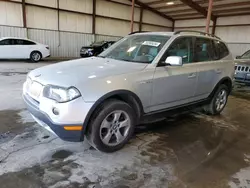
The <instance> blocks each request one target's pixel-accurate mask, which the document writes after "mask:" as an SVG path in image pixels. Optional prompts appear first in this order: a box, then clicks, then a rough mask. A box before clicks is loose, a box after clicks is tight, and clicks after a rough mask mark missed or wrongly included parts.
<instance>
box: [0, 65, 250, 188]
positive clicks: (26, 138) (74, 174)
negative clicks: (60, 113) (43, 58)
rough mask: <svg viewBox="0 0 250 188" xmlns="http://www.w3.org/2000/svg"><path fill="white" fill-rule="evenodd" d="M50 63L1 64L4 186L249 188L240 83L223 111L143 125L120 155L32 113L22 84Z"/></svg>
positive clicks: (247, 96)
mask: <svg viewBox="0 0 250 188" xmlns="http://www.w3.org/2000/svg"><path fill="white" fill-rule="evenodd" d="M46 64H48V62H45V63H44V62H43V63H38V64H30V63H25V62H3V61H2V62H0V187H1V188H16V187H19V188H40V187H42V188H43V187H44V188H46V187H51V188H59V187H60V188H77V187H86V188H93V187H95V188H99V187H103V188H137V187H138V188H167V187H169V188H184V187H190V188H212V187H213V188H224V187H231V188H236V187H238V188H240V187H244V188H247V187H250V147H249V145H250V136H249V133H250V89H248V88H247V87H237V88H236V89H235V91H234V92H233V95H232V96H230V98H229V103H228V106H227V107H226V109H225V110H224V112H223V113H222V115H221V116H217V117H210V116H206V115H203V114H199V113H194V112H193V113H190V114H186V115H181V116H178V117H175V118H170V119H168V120H166V121H162V122H159V123H154V124H149V125H141V126H139V127H137V128H136V134H135V135H134V138H133V139H132V140H131V141H130V143H129V144H128V145H126V147H125V148H124V149H122V150H121V151H118V152H116V153H113V154H104V153H100V152H98V151H95V150H93V149H92V148H91V147H89V145H88V144H87V143H86V142H84V143H68V142H63V141H61V140H60V139H58V138H57V137H55V136H54V135H52V134H50V133H49V132H47V131H46V130H43V129H42V128H40V126H39V125H37V124H36V123H35V122H34V121H33V120H32V118H31V117H30V115H29V114H28V113H27V111H26V110H25V107H24V104H23V103H22V99H21V90H22V83H23V82H24V80H25V77H26V74H27V72H28V71H30V70H31V69H34V68H36V67H40V66H44V65H46Z"/></svg>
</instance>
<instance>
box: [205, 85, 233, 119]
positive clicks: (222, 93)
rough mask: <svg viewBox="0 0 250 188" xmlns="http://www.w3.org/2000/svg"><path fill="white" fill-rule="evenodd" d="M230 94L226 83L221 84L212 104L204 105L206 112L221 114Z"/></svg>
mask: <svg viewBox="0 0 250 188" xmlns="http://www.w3.org/2000/svg"><path fill="white" fill-rule="evenodd" d="M228 95H229V91H228V87H227V86H226V85H224V84H222V85H220V86H219V87H218V89H217V91H216V92H215V94H214V96H213V98H212V100H211V102H210V104H208V105H207V106H205V107H204V110H205V112H206V113H208V114H211V115H218V114H220V113H221V112H222V111H223V109H224V108H225V106H226V104H227V99H228Z"/></svg>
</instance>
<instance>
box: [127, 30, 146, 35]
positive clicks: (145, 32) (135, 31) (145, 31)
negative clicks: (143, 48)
mask: <svg viewBox="0 0 250 188" xmlns="http://www.w3.org/2000/svg"><path fill="white" fill-rule="evenodd" d="M146 32H148V31H134V32H132V33H129V34H128V35H133V34H136V33H146Z"/></svg>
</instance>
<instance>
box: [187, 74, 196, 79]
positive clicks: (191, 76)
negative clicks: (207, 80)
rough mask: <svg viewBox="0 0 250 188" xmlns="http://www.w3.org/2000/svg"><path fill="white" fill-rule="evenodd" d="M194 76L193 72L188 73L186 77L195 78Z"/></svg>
mask: <svg viewBox="0 0 250 188" xmlns="http://www.w3.org/2000/svg"><path fill="white" fill-rule="evenodd" d="M195 77H196V74H195V73H190V74H189V75H188V78H195Z"/></svg>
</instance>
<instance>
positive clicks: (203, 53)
mask: <svg viewBox="0 0 250 188" xmlns="http://www.w3.org/2000/svg"><path fill="white" fill-rule="evenodd" d="M213 59H214V51H213V46H212V41H211V40H210V39H207V38H198V37H197V38H196V41H195V61H196V62H203V61H211V60H213Z"/></svg>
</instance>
